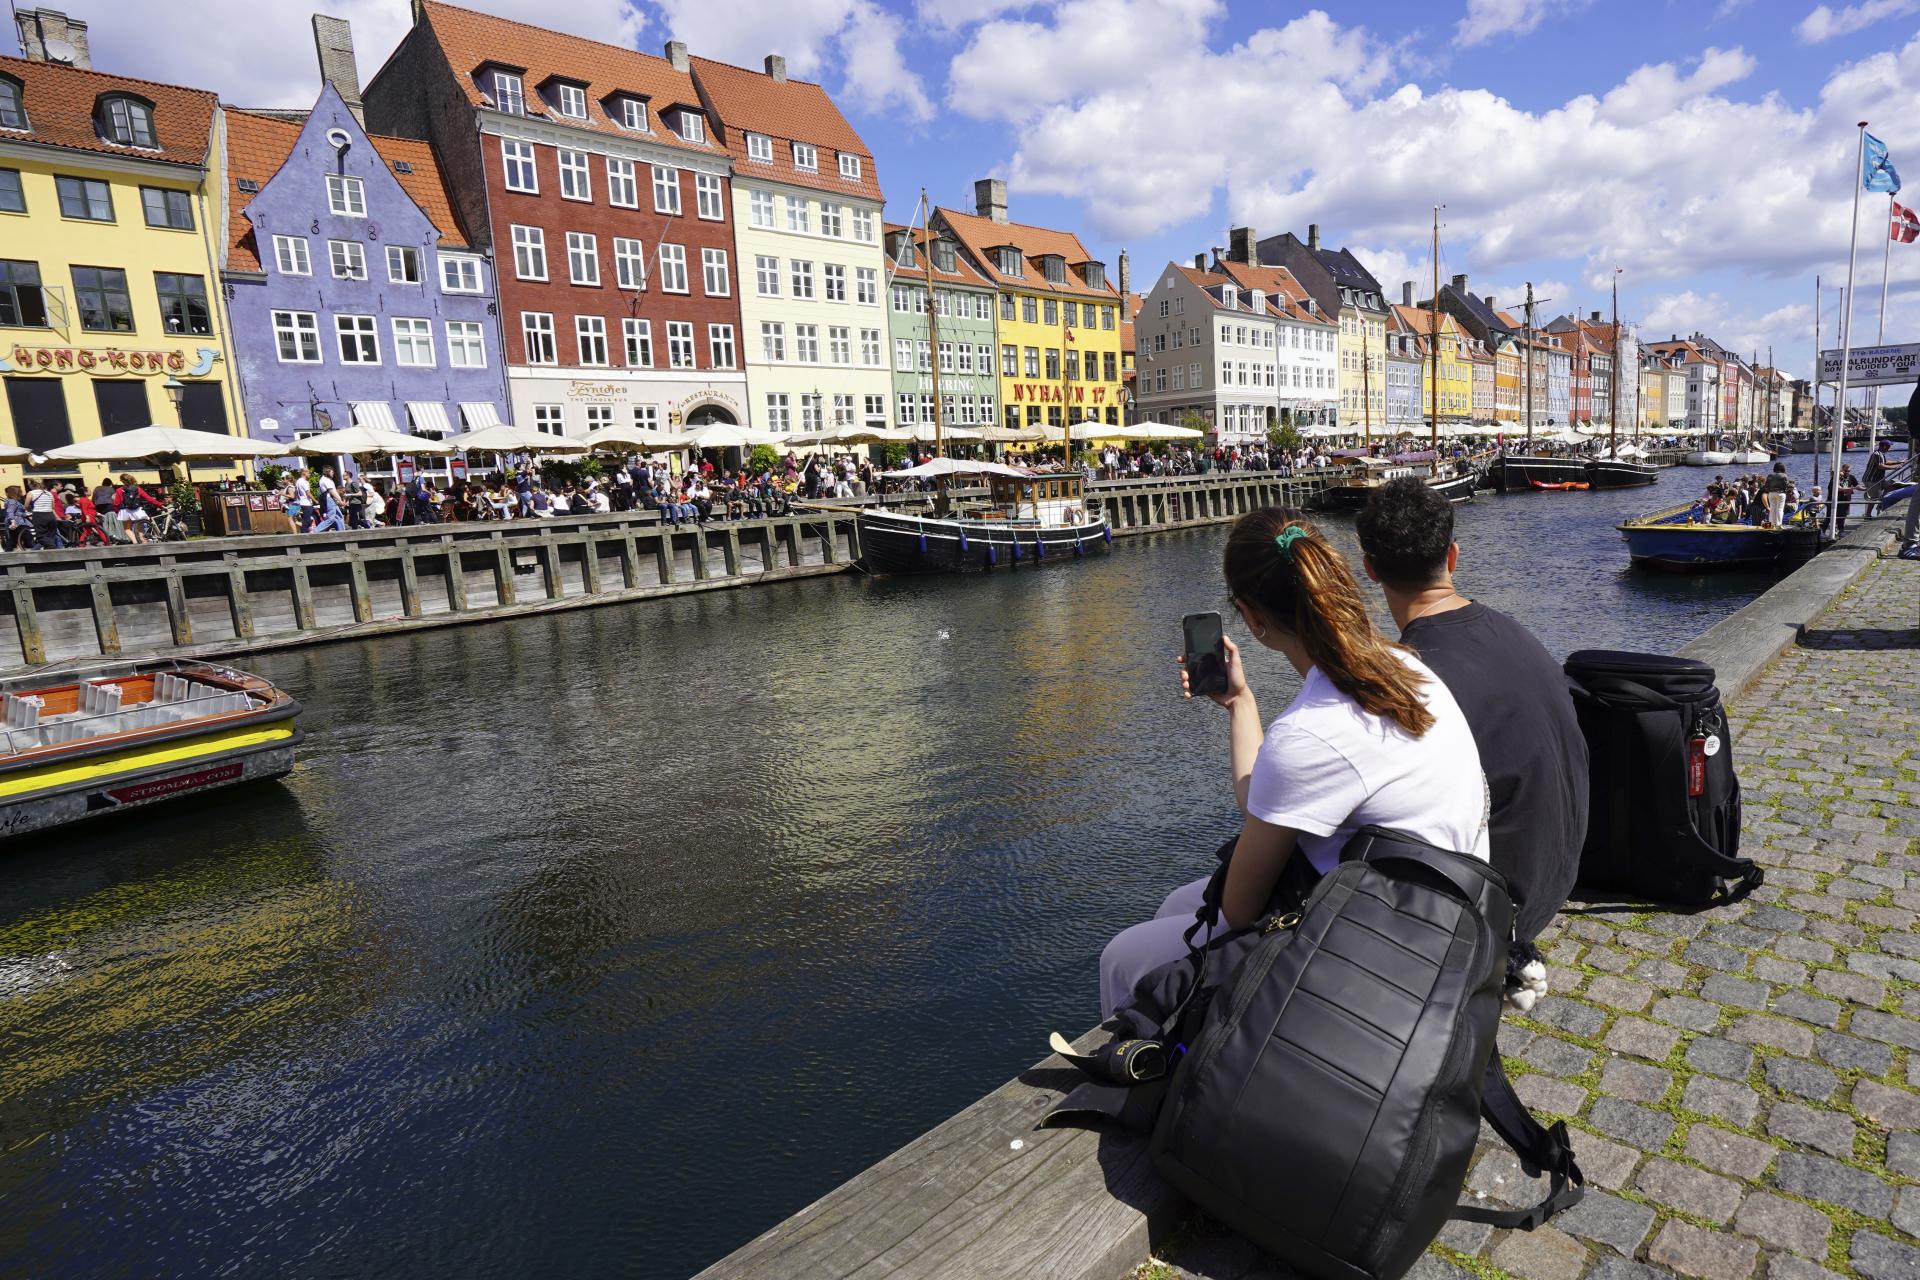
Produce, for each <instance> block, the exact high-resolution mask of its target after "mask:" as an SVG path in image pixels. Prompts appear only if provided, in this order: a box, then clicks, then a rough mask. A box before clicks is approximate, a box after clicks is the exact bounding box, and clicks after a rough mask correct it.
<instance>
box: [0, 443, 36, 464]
mask: <svg viewBox="0 0 1920 1280" xmlns="http://www.w3.org/2000/svg"><path fill="white" fill-rule="evenodd" d="M32 456H33V450H31V449H29V448H27V447H26V446H24V445H17V444H0V462H25V461H26V460H27V459H28V458H30V457H32Z"/></svg>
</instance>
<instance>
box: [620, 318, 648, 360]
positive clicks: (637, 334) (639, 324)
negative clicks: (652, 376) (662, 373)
mask: <svg viewBox="0 0 1920 1280" xmlns="http://www.w3.org/2000/svg"><path fill="white" fill-rule="evenodd" d="M620 345H621V349H622V354H624V355H625V356H626V365H627V368H629V369H651V368H653V321H651V320H639V319H635V318H634V317H632V316H627V317H625V318H623V319H622V320H621V321H620ZM642 355H644V356H645V357H646V359H644V360H642V359H640V358H639V357H640V356H642Z"/></svg>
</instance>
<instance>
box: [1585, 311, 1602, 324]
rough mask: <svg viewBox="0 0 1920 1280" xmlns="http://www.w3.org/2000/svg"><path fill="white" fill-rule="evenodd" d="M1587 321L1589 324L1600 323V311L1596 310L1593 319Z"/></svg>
mask: <svg viewBox="0 0 1920 1280" xmlns="http://www.w3.org/2000/svg"><path fill="white" fill-rule="evenodd" d="M1587 323H1589V324H1599V323H1600V313H1599V312H1598V311H1596V312H1594V313H1593V319H1591V320H1589V321H1588V322H1587Z"/></svg>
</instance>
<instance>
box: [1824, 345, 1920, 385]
mask: <svg viewBox="0 0 1920 1280" xmlns="http://www.w3.org/2000/svg"><path fill="white" fill-rule="evenodd" d="M1820 381H1821V382H1823V383H1837V382H1839V381H1840V351H1839V349H1838V348H1835V349H1834V350H1832V351H1822V352H1821V353H1820ZM1915 381H1920V342H1909V343H1905V344H1903V345H1901V346H1897V347H1855V348H1854V349H1853V350H1852V351H1850V352H1848V353H1847V385H1848V386H1850V387H1888V386H1894V385H1896V384H1898V383H1902V382H1915Z"/></svg>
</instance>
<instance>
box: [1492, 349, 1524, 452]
mask: <svg viewBox="0 0 1920 1280" xmlns="http://www.w3.org/2000/svg"><path fill="white" fill-rule="evenodd" d="M1495 341H1496V342H1497V344H1498V345H1497V347H1496V349H1495V351H1494V353H1493V361H1494V363H1493V417H1494V422H1495V424H1496V425H1498V426H1499V427H1500V428H1501V429H1502V430H1505V431H1511V430H1518V429H1519V427H1520V417H1521V415H1520V395H1521V390H1522V387H1523V385H1524V383H1525V380H1526V378H1525V374H1524V372H1523V371H1522V369H1521V368H1520V343H1519V341H1518V340H1517V339H1514V338H1508V337H1501V338H1497V339H1495Z"/></svg>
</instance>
